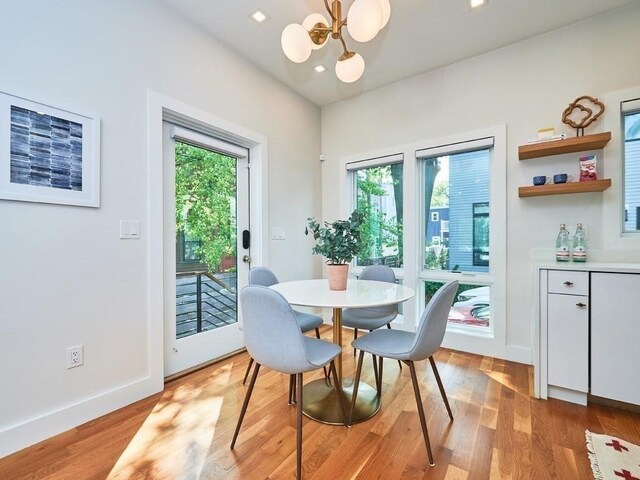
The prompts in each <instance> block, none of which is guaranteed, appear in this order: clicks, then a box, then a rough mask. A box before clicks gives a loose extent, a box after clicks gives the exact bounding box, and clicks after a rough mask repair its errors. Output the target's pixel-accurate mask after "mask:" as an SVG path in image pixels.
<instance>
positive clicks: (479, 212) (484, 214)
mask: <svg viewBox="0 0 640 480" xmlns="http://www.w3.org/2000/svg"><path fill="white" fill-rule="evenodd" d="M473 265H474V266H478V267H488V266H489V203H488V202H484V203H474V204H473Z"/></svg>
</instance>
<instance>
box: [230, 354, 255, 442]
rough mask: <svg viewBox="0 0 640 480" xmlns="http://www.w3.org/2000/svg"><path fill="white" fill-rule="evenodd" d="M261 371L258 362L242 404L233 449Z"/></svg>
mask: <svg viewBox="0 0 640 480" xmlns="http://www.w3.org/2000/svg"><path fill="white" fill-rule="evenodd" d="M259 371H260V364H259V363H258V362H256V368H254V369H253V375H251V381H250V382H249V388H248V390H247V394H246V395H245V397H244V403H243V404H242V410H240V418H238V424H237V425H236V431H235V432H234V434H233V440H231V450H233V447H235V445H236V440H237V439H238V433H239V432H240V427H241V426H242V421H243V420H244V414H245V413H247V406H248V405H249V399H250V398H251V394H252V393H253V386H254V385H255V384H256V378H258V372H259Z"/></svg>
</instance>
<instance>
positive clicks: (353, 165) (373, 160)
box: [344, 153, 405, 279]
mask: <svg viewBox="0 0 640 480" xmlns="http://www.w3.org/2000/svg"><path fill="white" fill-rule="evenodd" d="M397 164H402V165H403V169H402V175H403V185H404V177H405V171H404V156H403V154H401V153H393V154H387V155H377V156H372V157H368V158H366V157H364V158H361V157H358V158H357V159H353V160H350V161H345V162H344V166H345V169H346V174H347V185H348V186H349V187H348V189H347V190H348V199H349V201H348V203H349V205H350V207H349V211H348V212H345V216H347V215H349V214H350V213H351V212H352V211H353V210H354V209H355V208H356V207H357V197H356V196H357V192H358V189H357V181H358V177H357V172H358V171H359V170H363V169H366V168H377V167H384V166H387V165H397ZM394 201H395V198H394ZM403 207H404V205H403ZM403 211H404V208H403ZM403 221H404V219H403ZM403 240H404V238H403ZM364 268H365V266H363V265H358V264H357V258H354V259H353V260H352V261H351V263H350V272H351V275H352V276H354V277H357V276H358V275H360V273H361V272H362V270H363V269H364ZM392 269H393V271H394V273H395V275H396V278H399V279H401V278H403V267H392Z"/></svg>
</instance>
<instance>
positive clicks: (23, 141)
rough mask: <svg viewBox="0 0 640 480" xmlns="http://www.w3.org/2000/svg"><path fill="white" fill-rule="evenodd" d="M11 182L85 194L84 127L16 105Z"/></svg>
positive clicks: (13, 111) (12, 113)
mask: <svg viewBox="0 0 640 480" xmlns="http://www.w3.org/2000/svg"><path fill="white" fill-rule="evenodd" d="M10 181H11V183H19V184H23V185H33V186H39V187H49V188H60V189H63V190H75V191H82V125H81V124H79V123H75V122H70V121H69V120H65V119H62V118H58V117H53V116H51V115H45V114H43V113H38V112H34V111H33V110H27V109H26V108H21V107H16V106H14V105H12V106H11V177H10Z"/></svg>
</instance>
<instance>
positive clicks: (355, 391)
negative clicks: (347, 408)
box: [349, 350, 364, 426]
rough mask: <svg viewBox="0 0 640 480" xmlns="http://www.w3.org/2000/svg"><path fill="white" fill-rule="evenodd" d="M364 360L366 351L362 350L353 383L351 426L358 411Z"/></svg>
mask: <svg viewBox="0 0 640 480" xmlns="http://www.w3.org/2000/svg"><path fill="white" fill-rule="evenodd" d="M363 360H364V351H363V350H360V356H359V357H358V367H357V368H356V378H355V380H354V381H353V394H352V395H351V412H350V413H349V426H351V425H352V424H353V413H354V412H355V410H356V400H357V398H358V386H359V385H360V374H361V373H362V361H363Z"/></svg>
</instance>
